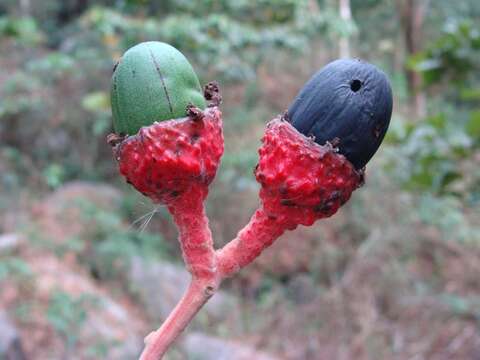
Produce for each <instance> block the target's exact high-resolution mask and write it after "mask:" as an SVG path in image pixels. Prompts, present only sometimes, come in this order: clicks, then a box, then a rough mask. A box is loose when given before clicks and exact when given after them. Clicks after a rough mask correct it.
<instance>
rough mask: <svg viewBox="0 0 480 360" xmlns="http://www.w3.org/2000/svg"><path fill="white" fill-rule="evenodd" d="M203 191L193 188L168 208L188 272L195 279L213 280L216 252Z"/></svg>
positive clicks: (195, 186) (204, 190)
mask: <svg viewBox="0 0 480 360" xmlns="http://www.w3.org/2000/svg"><path fill="white" fill-rule="evenodd" d="M206 190H207V189H206V187H205V186H203V185H200V186H198V185H193V186H192V188H191V189H190V191H189V192H188V193H186V194H183V195H181V196H178V197H177V198H175V199H173V200H172V201H171V202H170V203H168V204H167V207H168V210H169V211H170V213H171V214H172V217H173V220H174V221H175V224H176V225H177V228H178V231H179V243H180V246H181V248H182V254H183V260H184V261H185V265H186V266H187V270H188V271H189V272H190V274H192V277H193V278H194V279H203V280H208V279H213V278H214V277H215V272H216V263H215V251H214V249H213V239H212V233H211V231H210V227H209V226H208V218H207V216H206V215H205V208H204V206H203V201H204V198H205V193H206Z"/></svg>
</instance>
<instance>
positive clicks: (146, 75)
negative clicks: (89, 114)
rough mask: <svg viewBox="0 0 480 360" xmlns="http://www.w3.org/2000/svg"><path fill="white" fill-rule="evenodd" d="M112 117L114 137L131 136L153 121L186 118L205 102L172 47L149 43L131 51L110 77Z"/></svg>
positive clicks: (189, 67)
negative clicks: (188, 111) (189, 110)
mask: <svg viewBox="0 0 480 360" xmlns="http://www.w3.org/2000/svg"><path fill="white" fill-rule="evenodd" d="M111 101H112V113H113V127H114V129H115V132H116V133H120V134H126V135H134V134H136V133H137V132H138V130H140V128H141V127H142V126H148V125H151V124H153V123H154V122H155V121H162V120H169V119H176V118H181V117H185V116H186V107H187V105H188V104H190V103H191V104H193V105H195V106H197V107H199V108H201V109H205V106H206V104H205V99H204V97H203V93H202V89H201V87H200V83H199V81H198V78H197V75H196V74H195V72H194V70H193V68H192V65H190V63H189V62H188V60H187V58H186V57H185V56H184V55H183V54H182V53H181V52H180V51H178V50H177V49H175V48H174V47H173V46H170V45H168V44H165V43H162V42H158V41H149V42H144V43H140V44H138V45H135V46H134V47H132V48H130V49H129V50H127V51H126V52H125V54H124V55H123V57H122V59H121V61H120V63H119V64H118V65H117V66H116V68H115V70H114V72H113V76H112V90H111Z"/></svg>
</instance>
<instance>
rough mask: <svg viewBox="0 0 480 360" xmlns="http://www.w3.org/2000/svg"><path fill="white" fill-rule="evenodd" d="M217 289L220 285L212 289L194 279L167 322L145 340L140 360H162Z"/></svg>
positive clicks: (210, 285)
mask: <svg viewBox="0 0 480 360" xmlns="http://www.w3.org/2000/svg"><path fill="white" fill-rule="evenodd" d="M217 287H218V284H216V285H215V287H212V284H208V283H205V282H204V281H201V280H195V279H194V280H193V281H192V282H191V284H190V286H189V287H188V289H187V292H186V293H185V295H184V296H183V298H182V299H181V300H180V302H179V303H178V304H177V306H176V307H175V309H174V310H173V311H172V312H171V313H170V315H169V316H168V318H167V320H165V322H164V323H163V324H162V326H161V327H160V328H159V329H158V330H157V331H154V332H152V333H150V334H149V335H148V336H147V337H146V338H145V349H144V350H143V352H142V355H141V356H140V360H158V359H161V358H162V356H163V355H164V354H165V353H166V352H167V350H168V348H169V347H170V345H171V344H172V343H173V342H174V341H175V339H176V338H177V337H178V336H179V335H180V334H181V333H182V332H183V330H185V328H186V327H187V325H188V324H189V323H190V322H191V321H192V319H193V317H194V316H195V314H196V313H197V312H198V311H199V310H200V309H201V308H202V306H203V305H204V304H205V303H206V302H207V301H208V299H209V298H210V297H211V296H212V295H213V294H214V292H215V290H216V288H217Z"/></svg>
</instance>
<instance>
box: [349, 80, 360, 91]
mask: <svg viewBox="0 0 480 360" xmlns="http://www.w3.org/2000/svg"><path fill="white" fill-rule="evenodd" d="M361 87H362V82H361V81H360V80H358V79H355V80H352V81H351V82H350V89H351V90H352V91H353V92H357V91H358V90H360V88H361Z"/></svg>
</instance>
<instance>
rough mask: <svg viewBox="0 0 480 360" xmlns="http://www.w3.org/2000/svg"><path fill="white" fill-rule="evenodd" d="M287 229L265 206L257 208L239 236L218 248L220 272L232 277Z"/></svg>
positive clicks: (222, 276) (224, 276)
mask: <svg viewBox="0 0 480 360" xmlns="http://www.w3.org/2000/svg"><path fill="white" fill-rule="evenodd" d="M286 229H287V227H286V226H285V224H284V223H280V222H278V221H276V219H275V218H272V217H269V216H268V215H267V214H266V213H265V210H264V209H263V208H259V209H257V210H256V211H255V213H254V214H253V216H252V217H251V218H250V221H249V222H248V224H247V225H246V226H245V227H244V228H243V229H242V230H240V232H239V233H238V235H237V237H236V238H235V239H233V240H232V241H230V242H229V243H228V244H226V245H225V246H224V247H223V248H222V249H220V250H217V259H218V273H219V275H220V276H221V278H222V279H224V278H226V277H230V276H232V275H234V274H235V273H237V272H238V271H240V269H242V268H243V267H245V266H247V265H248V264H250V263H251V262H252V261H253V260H255V259H256V258H257V257H258V256H259V255H260V254H261V253H262V251H263V250H264V249H266V248H267V247H269V246H270V245H272V244H273V242H274V241H275V240H276V239H277V238H278V237H279V236H280V235H282V234H283V233H284V232H285V230H286Z"/></svg>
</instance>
